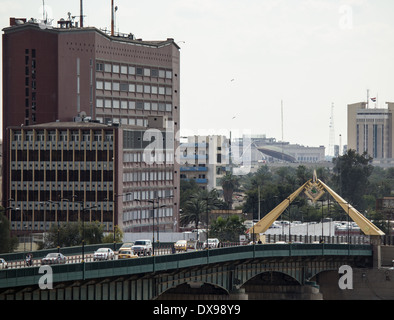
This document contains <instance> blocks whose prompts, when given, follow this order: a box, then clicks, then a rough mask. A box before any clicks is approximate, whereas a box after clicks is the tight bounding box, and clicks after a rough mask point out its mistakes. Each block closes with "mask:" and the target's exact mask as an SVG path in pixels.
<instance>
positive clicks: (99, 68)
mask: <svg viewBox="0 0 394 320" xmlns="http://www.w3.org/2000/svg"><path fill="white" fill-rule="evenodd" d="M96 71H104V64H102V63H96Z"/></svg>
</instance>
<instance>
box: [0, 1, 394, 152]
mask: <svg viewBox="0 0 394 320" xmlns="http://www.w3.org/2000/svg"><path fill="white" fill-rule="evenodd" d="M114 1H115V5H116V6H117V7H118V10H117V12H116V31H119V32H122V33H130V32H131V33H133V34H134V35H135V36H136V37H137V38H142V39H143V40H165V39H167V38H174V41H175V42H177V44H178V45H179V46H180V47H181V49H180V50H181V72H180V81H181V82H180V99H181V102H180V112H181V119H180V126H181V135H182V136H186V135H195V134H207V133H208V134H225V135H229V132H230V131H231V133H232V136H233V137H236V136H241V135H243V134H260V135H261V134H265V135H266V136H267V137H269V138H271V137H272V138H276V140H277V141H282V138H283V140H284V141H288V142H290V143H295V144H300V145H304V146H314V147H316V146H320V145H324V146H325V147H326V148H328V145H329V137H330V118H331V111H332V109H333V115H334V117H333V123H334V132H335V134H334V137H335V144H340V142H341V144H342V145H345V144H346V143H347V105H348V104H350V103H356V102H361V101H366V100H367V91H368V90H369V97H377V103H373V102H371V104H370V107H371V108H375V107H378V108H386V102H387V101H390V102H391V101H394V90H393V81H394V77H393V75H394V63H393V62H394V19H393V14H394V1H392V0H144V1H130V0H114ZM0 3H1V4H2V5H1V6H0V23H1V26H2V27H6V26H8V25H9V17H18V18H24V17H26V18H28V19H29V18H31V17H34V18H38V19H39V18H41V17H42V5H43V1H42V0H0ZM79 5H80V1H78V0H69V1H58V0H46V1H45V8H46V11H47V12H48V17H49V18H53V19H54V26H56V21H58V20H59V19H60V18H66V17H67V13H68V12H71V15H73V16H74V15H75V16H77V15H79V14H80V13H79ZM84 15H85V20H84V25H85V26H94V27H97V28H103V29H105V28H107V29H110V26H111V20H110V18H111V1H110V0H94V1H93V0H84ZM0 46H1V44H0ZM0 81H1V80H0ZM332 106H333V108H332ZM0 132H1V131H0ZM340 135H341V141H339V136H340ZM326 150H327V149H326Z"/></svg>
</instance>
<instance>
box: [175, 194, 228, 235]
mask: <svg viewBox="0 0 394 320" xmlns="http://www.w3.org/2000/svg"><path fill="white" fill-rule="evenodd" d="M221 206H223V203H222V202H221V201H220V200H219V198H218V192H217V190H216V189H213V190H211V191H209V192H208V191H206V190H203V189H198V190H197V191H196V192H195V194H194V195H191V196H190V198H189V200H187V201H186V202H185V205H184V207H183V209H182V211H183V212H182V213H181V216H180V223H181V225H183V226H185V225H188V224H190V223H194V224H195V226H196V228H198V225H199V223H200V221H204V220H205V218H206V216H207V212H208V211H209V210H212V209H216V208H220V207H221ZM205 222H207V221H206V220H205Z"/></svg>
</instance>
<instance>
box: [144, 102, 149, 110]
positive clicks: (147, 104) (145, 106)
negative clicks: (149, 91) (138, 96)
mask: <svg viewBox="0 0 394 320" xmlns="http://www.w3.org/2000/svg"><path fill="white" fill-rule="evenodd" d="M144 110H150V102H144Z"/></svg>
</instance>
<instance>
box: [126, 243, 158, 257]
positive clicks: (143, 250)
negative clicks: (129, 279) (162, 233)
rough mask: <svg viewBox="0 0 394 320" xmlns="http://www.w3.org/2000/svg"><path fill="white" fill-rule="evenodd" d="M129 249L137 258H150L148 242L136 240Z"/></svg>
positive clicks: (150, 251) (150, 249)
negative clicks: (141, 256)
mask: <svg viewBox="0 0 394 320" xmlns="http://www.w3.org/2000/svg"><path fill="white" fill-rule="evenodd" d="M131 249H133V251H134V253H135V254H137V255H139V256H140V255H143V256H146V255H148V256H150V255H152V251H153V247H152V242H151V241H150V240H137V241H135V242H134V246H132V247H131Z"/></svg>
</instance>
